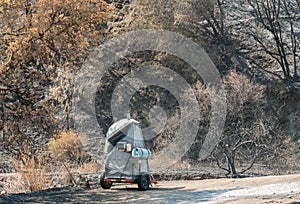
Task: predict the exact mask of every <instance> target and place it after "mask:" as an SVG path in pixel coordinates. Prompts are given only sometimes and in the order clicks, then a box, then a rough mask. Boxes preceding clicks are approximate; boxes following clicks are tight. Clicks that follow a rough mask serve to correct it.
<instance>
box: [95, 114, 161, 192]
mask: <svg viewBox="0 0 300 204" xmlns="http://www.w3.org/2000/svg"><path fill="white" fill-rule="evenodd" d="M105 153H106V158H105V171H104V173H103V174H102V175H101V178H100V185H101V186H102V188H104V189H109V188H110V187H111V186H112V184H113V183H136V184H138V187H139V189H140V190H147V189H149V186H150V184H151V183H156V181H155V180H151V177H150V169H149V163H148V159H149V158H150V157H151V152H150V150H149V149H147V148H146V147H145V142H144V138H143V135H142V130H141V127H140V123H139V122H138V121H136V120H134V119H131V118H130V116H128V117H127V119H122V120H120V121H118V122H116V123H114V124H113V125H112V126H111V127H110V128H109V129H108V132H107V134H106V143H105Z"/></svg>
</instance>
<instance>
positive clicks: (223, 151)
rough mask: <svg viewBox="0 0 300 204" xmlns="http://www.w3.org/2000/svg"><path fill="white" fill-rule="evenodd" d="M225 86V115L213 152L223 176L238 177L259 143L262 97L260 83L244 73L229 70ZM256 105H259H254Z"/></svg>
mask: <svg viewBox="0 0 300 204" xmlns="http://www.w3.org/2000/svg"><path fill="white" fill-rule="evenodd" d="M224 84H225V87H226V89H227V91H228V92H227V110H228V113H227V119H226V124H225V129H224V136H223V137H222V138H221V139H220V142H219V144H218V147H217V148H216V151H215V152H214V155H215V157H216V161H217V165H218V166H219V167H220V168H221V169H223V170H225V171H226V172H227V173H226V176H229V175H230V176H231V177H239V176H240V175H241V174H243V173H245V172H246V171H247V170H249V169H251V168H252V167H253V165H254V163H255V162H256V159H257V157H258V156H260V155H259V152H260V147H261V145H262V144H263V143H262V140H261V139H262V138H263V137H264V136H265V134H266V132H264V131H262V127H261V125H260V124H261V123H263V120H262V119H261V115H260V114H261V112H262V110H263V107H262V105H263V99H262V96H263V95H262V91H261V86H259V85H255V84H254V83H252V82H251V81H250V80H249V79H248V78H247V77H246V76H245V75H242V74H238V73H236V72H230V73H229V74H228V75H227V76H226V77H225V78H224ZM258 106H260V108H257V107H258Z"/></svg>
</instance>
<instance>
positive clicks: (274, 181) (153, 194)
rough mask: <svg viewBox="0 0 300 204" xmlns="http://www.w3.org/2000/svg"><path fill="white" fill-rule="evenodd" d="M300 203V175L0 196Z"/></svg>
mask: <svg viewBox="0 0 300 204" xmlns="http://www.w3.org/2000/svg"><path fill="white" fill-rule="evenodd" d="M24 202H26V203H182V204H183V203H211V204H212V203H234V204H235V203H236V204H237V203H249V204H250V203H251V204H252V203H293V204H296V203H299V204H300V175H287V176H268V177H258V178H244V179H210V180H199V181H164V182H163V181H161V182H159V184H157V185H156V186H155V187H153V188H152V189H151V190H148V191H145V192H143V191H139V190H138V189H137V186H136V185H131V186H124V185H117V186H113V187H112V189H110V190H103V189H101V188H97V189H77V190H76V189H72V188H64V189H52V190H46V191H42V192H37V193H30V194H18V195H5V196H0V203H24Z"/></svg>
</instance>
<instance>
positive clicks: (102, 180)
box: [100, 173, 112, 189]
mask: <svg viewBox="0 0 300 204" xmlns="http://www.w3.org/2000/svg"><path fill="white" fill-rule="evenodd" d="M104 178H105V173H103V174H102V175H101V177H100V186H101V187H102V188H103V189H110V188H111V186H112V182H105V181H104Z"/></svg>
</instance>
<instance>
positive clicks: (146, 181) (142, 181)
mask: <svg viewBox="0 0 300 204" xmlns="http://www.w3.org/2000/svg"><path fill="white" fill-rule="evenodd" d="M137 184H138V187H139V189H140V190H142V191H145V190H148V189H149V186H150V176H149V175H148V174H141V175H139V177H138V180H137Z"/></svg>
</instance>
